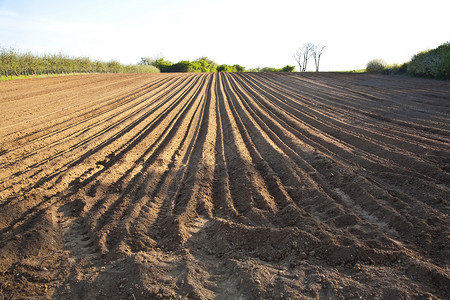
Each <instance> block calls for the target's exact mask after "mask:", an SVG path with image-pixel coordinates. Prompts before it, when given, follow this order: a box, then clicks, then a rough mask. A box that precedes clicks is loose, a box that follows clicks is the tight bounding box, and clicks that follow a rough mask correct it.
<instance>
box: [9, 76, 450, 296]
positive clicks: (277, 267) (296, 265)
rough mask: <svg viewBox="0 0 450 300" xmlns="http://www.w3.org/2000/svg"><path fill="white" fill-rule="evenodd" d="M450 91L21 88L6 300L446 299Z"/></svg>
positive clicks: (356, 86)
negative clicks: (10, 299) (23, 299)
mask: <svg viewBox="0 0 450 300" xmlns="http://www.w3.org/2000/svg"><path fill="white" fill-rule="evenodd" d="M449 91H450V83H448V82H446V81H433V80H422V79H414V78H407V77H397V76H379V75H367V74H333V73H318V74H313V73H306V74H296V73H283V74H281V73H280V74H276V73H230V74H224V73H220V74H150V75H149V74H121V75H118V74H103V75H84V76H66V77H54V78H45V79H33V80H21V81H10V82H3V83H1V84H0V95H1V96H0V106H1V107H2V109H1V111H0V138H1V141H2V143H1V144H0V237H1V238H0V295H1V296H2V297H3V298H4V299H9V298H14V299H15V298H36V297H38V298H57V299H89V298H92V299H93V298H95V299H111V298H114V299H119V298H121V299H152V298H164V299H167V298H169V299H170V298H173V299H180V298H183V297H187V298H193V299H238V298H242V299H268V298H274V299H298V298H302V299H307V298H314V299H316V298H324V299H327V298H332V299H334V298H338V299H351V298H365V299H369V298H371V299H374V298H375V299H376V298H383V299H402V298H418V299H422V298H423V299H429V298H432V299H439V298H440V299H445V298H447V297H448V295H449V294H450V288H449V287H450V271H449V264H450V245H449V240H450V220H449V212H450V203H449V199H450V185H449V182H450V173H449V171H450V101H449V100H450V98H449ZM3 298H2V299H3Z"/></svg>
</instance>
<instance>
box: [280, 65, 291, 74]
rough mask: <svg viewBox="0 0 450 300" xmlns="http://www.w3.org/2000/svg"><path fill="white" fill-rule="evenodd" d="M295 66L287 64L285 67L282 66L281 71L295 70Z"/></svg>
mask: <svg viewBox="0 0 450 300" xmlns="http://www.w3.org/2000/svg"><path fill="white" fill-rule="evenodd" d="M294 70H295V66H290V65H286V66H285V67H283V68H281V69H280V71H279V72H294Z"/></svg>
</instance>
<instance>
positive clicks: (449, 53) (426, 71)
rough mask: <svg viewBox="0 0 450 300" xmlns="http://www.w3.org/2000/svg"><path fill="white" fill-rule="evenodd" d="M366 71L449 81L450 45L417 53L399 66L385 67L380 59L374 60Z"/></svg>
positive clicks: (445, 44) (384, 63) (447, 43)
mask: <svg viewBox="0 0 450 300" xmlns="http://www.w3.org/2000/svg"><path fill="white" fill-rule="evenodd" d="M366 71H367V72H372V73H384V74H408V75H411V76H417V77H425V78H435V79H450V43H449V42H446V43H444V44H442V45H440V46H439V47H437V48H435V49H431V50H426V51H422V52H419V53H417V54H416V55H414V56H413V57H412V59H411V61H409V62H406V63H404V64H401V65H397V64H394V65H387V64H386V62H384V61H383V60H382V59H374V60H371V61H370V62H369V63H368V64H367V67H366Z"/></svg>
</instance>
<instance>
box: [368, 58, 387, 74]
mask: <svg viewBox="0 0 450 300" xmlns="http://www.w3.org/2000/svg"><path fill="white" fill-rule="evenodd" d="M384 69H386V62H385V61H384V60H382V59H380V58H376V59H372V60H371V61H369V62H368V63H367V66H366V71H367V72H369V73H381V72H383V71H384Z"/></svg>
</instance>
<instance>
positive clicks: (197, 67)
mask: <svg viewBox="0 0 450 300" xmlns="http://www.w3.org/2000/svg"><path fill="white" fill-rule="evenodd" d="M139 64H140V65H144V66H154V67H156V68H158V69H159V70H160V71H161V72H208V73H209V72H293V71H294V70H295V67H294V66H289V65H287V66H285V67H284V68H281V69H276V68H270V67H265V68H258V69H249V70H246V69H245V67H243V66H241V65H238V64H235V65H225V64H223V65H219V64H217V63H215V62H214V61H212V60H211V59H209V58H208V57H201V58H199V59H197V60H194V61H189V60H182V61H180V62H177V63H172V62H170V61H167V60H164V59H163V58H157V59H153V58H150V57H142V58H141V61H140V62H139Z"/></svg>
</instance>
